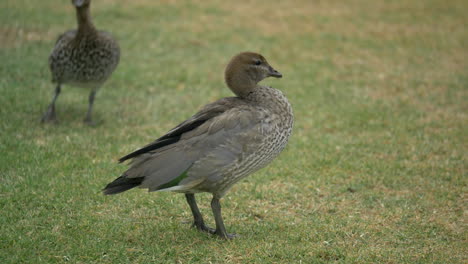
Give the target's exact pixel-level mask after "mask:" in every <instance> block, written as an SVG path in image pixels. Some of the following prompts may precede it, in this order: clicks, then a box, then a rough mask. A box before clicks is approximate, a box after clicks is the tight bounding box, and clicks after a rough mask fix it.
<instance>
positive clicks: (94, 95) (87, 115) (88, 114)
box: [84, 89, 97, 126]
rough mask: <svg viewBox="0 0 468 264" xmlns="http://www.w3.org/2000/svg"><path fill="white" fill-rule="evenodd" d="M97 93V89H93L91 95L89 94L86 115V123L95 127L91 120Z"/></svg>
mask: <svg viewBox="0 0 468 264" xmlns="http://www.w3.org/2000/svg"><path fill="white" fill-rule="evenodd" d="M96 91H97V89H92V90H91V93H90V94H89V98H88V100H89V106H88V112H87V113H86V118H85V119H84V122H85V123H86V124H88V125H90V126H92V125H95V124H94V122H93V120H92V118H91V113H92V112H93V105H94V98H95V97H96Z"/></svg>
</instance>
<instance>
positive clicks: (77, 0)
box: [72, 0, 84, 7]
mask: <svg viewBox="0 0 468 264" xmlns="http://www.w3.org/2000/svg"><path fill="white" fill-rule="evenodd" d="M72 2H73V5H75V6H76V7H81V6H83V4H84V0H73V1H72Z"/></svg>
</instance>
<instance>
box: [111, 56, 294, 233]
mask: <svg viewBox="0 0 468 264" xmlns="http://www.w3.org/2000/svg"><path fill="white" fill-rule="evenodd" d="M267 77H275V78H281V77H282V74H281V73H280V72H278V71H277V70H275V69H274V68H273V67H272V66H270V64H269V63H268V62H267V60H266V59H265V57H263V56H262V55H261V54H258V53H255V52H242V53H240V54H237V55H235V56H234V57H233V58H232V59H231V60H230V62H229V63H228V64H227V67H226V69H225V72H224V78H225V82H226V85H227V86H228V88H229V89H230V90H231V91H232V92H233V93H234V94H235V96H233V97H226V98H222V99H219V100H217V101H215V102H213V103H210V104H207V105H205V106H204V107H202V108H201V110H200V111H199V112H197V113H196V114H195V115H193V116H192V117H190V118H189V119H187V120H186V121H184V122H182V123H180V124H179V125H178V126H176V127H175V128H173V129H172V130H170V131H169V132H167V133H166V134H165V135H163V136H161V137H159V138H158V139H157V140H155V141H154V142H152V143H149V144H148V145H146V146H143V147H142V148H140V149H138V150H136V151H134V152H131V153H130V154H128V155H126V156H124V157H122V158H120V159H119V162H124V161H127V160H131V162H130V163H129V166H130V167H129V168H128V169H127V170H126V171H125V172H124V173H123V174H122V175H121V176H120V177H118V178H117V179H115V180H114V181H112V182H111V183H109V184H107V186H106V187H105V188H104V189H103V192H104V194H106V195H112V194H117V193H121V192H124V191H127V190H129V189H132V188H134V187H139V188H144V189H148V190H149V191H150V192H153V191H172V192H177V193H183V194H185V198H186V201H187V203H188V205H189V207H190V210H191V212H192V214H193V226H194V227H196V228H197V229H198V230H199V231H204V232H207V233H210V234H213V235H215V236H217V237H220V238H223V239H231V238H234V237H235V236H236V234H231V233H228V232H227V231H226V228H225V225H224V221H223V218H222V215H221V204H220V199H221V198H222V197H223V196H224V195H225V194H226V193H227V192H228V191H229V190H230V189H231V187H232V186H233V185H234V184H235V183H237V182H239V181H240V180H241V179H243V178H245V177H246V176H248V175H250V174H252V173H254V172H255V171H257V170H259V169H261V168H263V167H265V166H266V165H267V164H269V163H270V162H271V161H273V159H275V158H276V157H277V156H278V155H279V154H280V152H281V151H282V150H283V149H284V148H285V146H286V143H287V142H288V139H289V137H290V135H291V132H292V128H293V122H294V115H293V110H292V107H291V104H290V103H289V102H288V100H287V98H286V96H285V95H284V94H283V93H282V92H281V91H279V90H277V89H274V88H271V87H268V86H263V85H259V82H260V81H262V80H263V79H265V78H267ZM202 192H208V193H211V194H212V196H213V197H212V200H211V209H212V212H213V215H214V220H215V223H216V228H211V227H209V226H207V225H206V224H205V222H204V219H203V216H202V214H201V213H200V210H199V208H198V206H197V202H196V200H195V194H197V193H202Z"/></svg>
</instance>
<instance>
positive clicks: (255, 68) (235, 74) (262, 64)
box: [224, 52, 283, 97]
mask: <svg viewBox="0 0 468 264" xmlns="http://www.w3.org/2000/svg"><path fill="white" fill-rule="evenodd" d="M270 76H271V77H276V78H281V77H283V75H281V73H279V72H278V71H277V70H275V69H273V67H271V66H270V64H268V62H267V60H266V59H265V58H264V57H263V56H262V55H260V54H258V53H255V52H242V53H240V54H237V55H236V56H234V57H233V58H232V59H231V61H230V62H229V63H228V65H227V67H226V71H225V72H224V78H225V80H226V84H227V86H228V87H229V89H231V90H232V92H234V93H235V94H236V95H237V96H239V97H245V96H246V95H248V94H249V93H250V92H251V91H252V90H253V89H255V87H257V83H259V82H260V81H261V80H263V79H265V78H267V77H270Z"/></svg>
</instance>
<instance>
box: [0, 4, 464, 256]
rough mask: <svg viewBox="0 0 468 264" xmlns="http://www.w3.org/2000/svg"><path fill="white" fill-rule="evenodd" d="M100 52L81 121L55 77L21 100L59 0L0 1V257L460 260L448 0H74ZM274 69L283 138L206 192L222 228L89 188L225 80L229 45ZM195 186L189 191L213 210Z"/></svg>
mask: <svg viewBox="0 0 468 264" xmlns="http://www.w3.org/2000/svg"><path fill="white" fill-rule="evenodd" d="M91 8H92V10H91V11H92V15H93V17H94V23H95V25H96V26H97V27H98V28H99V29H104V30H107V31H109V32H112V34H113V35H114V36H115V37H116V38H117V39H118V40H119V42H120V46H121V50H122V57H121V62H120V65H119V67H118V68H117V70H116V72H115V73H114V75H113V76H112V77H111V79H110V80H109V81H108V82H107V83H106V84H105V85H104V86H103V88H102V89H101V90H100V92H99V93H98V97H97V99H96V107H95V110H94V117H95V118H96V121H98V122H100V124H99V125H98V126H97V127H88V126H86V125H84V124H83V123H82V119H83V118H84V116H85V112H86V108H87V95H88V91H86V90H82V89H79V88H73V87H70V86H65V87H64V89H63V92H62V94H61V96H60V97H59V99H58V104H57V114H58V118H59V120H60V123H59V124H58V125H41V124H40V123H39V120H40V116H41V114H42V113H43V111H44V110H45V109H46V107H47V104H48V103H49V101H50V99H51V96H52V92H53V88H54V86H53V85H52V84H51V82H50V79H51V77H50V73H49V70H48V65H47V58H48V55H49V52H50V51H51V49H52V47H53V44H54V42H55V39H56V37H57V36H58V35H59V34H60V33H62V32H64V31H65V30H68V29H71V28H74V27H76V18H75V11H74V9H73V7H72V5H71V4H70V1H52V0H47V1H46V0H44V1H26V0H3V1H2V2H1V3H0V61H1V64H0V93H1V96H0V104H1V107H0V120H1V121H0V130H1V132H0V134H1V135H0V152H1V158H0V208H1V213H0V222H1V225H0V262H1V263H61V262H71V263H149V262H155V263H466V262H467V261H468V256H467V253H466V252H468V251H467V238H468V236H467V196H466V195H467V175H466V174H467V173H466V168H467V163H466V158H467V142H468V136H467V135H468V133H467V110H468V104H467V103H466V102H467V99H468V98H467V95H468V91H467V88H468V72H467V69H468V60H467V59H468V49H467V47H468V31H467V26H468V18H467V16H466V10H467V9H468V4H467V2H466V1H462V0H453V1H441V0H426V1H404V0H395V1H370V0H351V1H335V0H332V1H308V0H297V1H277V2H272V1H264V0H239V1H235V3H233V2H227V1H216V0H207V1H170V0H167V1H151V0H135V1H123V0H115V1H111V0H101V1H93V3H92V7H91ZM245 50H250V51H257V52H260V53H262V54H263V55H264V56H265V57H266V58H267V59H268V60H269V62H270V64H271V65H272V66H273V67H275V68H276V69H278V70H279V71H280V72H282V73H283V75H284V78H283V79H279V80H276V79H275V80H273V79H268V80H266V81H264V82H263V83H264V84H269V85H271V86H273V87H275V88H278V89H281V90H282V91H283V92H284V93H285V94H286V95H287V96H288V98H289V99H290V101H291V103H292V105H293V108H294V110H295V115H296V123H295V128H294V132H293V136H292V138H291V141H290V143H289V145H288V148H287V149H286V151H285V152H284V153H283V154H282V155H281V156H280V158H279V159H277V160H276V161H275V162H274V163H273V164H271V165H270V166H269V167H267V168H266V169H263V170H261V171H260V172H258V173H256V174H255V175H252V176H251V177H249V178H247V179H246V180H244V181H242V182H241V183H240V184H238V185H236V186H235V187H234V188H233V189H232V190H231V192H230V193H229V194H228V195H227V196H226V198H225V199H223V201H222V204H223V208H224V209H223V215H224V218H225V222H226V226H227V229H228V231H230V232H236V233H238V234H239V235H240V238H239V239H235V240H233V241H230V242H225V241H221V240H218V239H214V238H212V237H210V236H208V235H205V234H200V233H198V232H197V231H196V230H194V229H191V228H190V225H189V224H188V222H189V221H191V214H190V210H189V208H188V205H187V204H186V202H185V199H184V197H183V196H182V195H180V194H172V193H151V194H148V193H146V192H145V191H143V190H132V191H129V192H126V193H124V194H121V195H118V196H112V197H105V196H103V195H102V194H101V192H100V190H101V189H102V188H103V187H104V186H105V184H107V183H108V182H110V181H111V180H113V179H114V178H116V177H117V176H119V174H120V173H121V172H122V171H123V170H124V169H125V166H124V165H119V164H116V160H117V159H118V158H119V157H121V156H123V155H125V154H127V153H128V152H130V151H132V150H134V149H136V148H137V147H140V146H143V145H144V144H146V143H148V142H150V141H151V140H154V139H155V138H157V137H159V136H160V135H162V134H163V133H164V132H166V131H168V130H169V129H171V128H172V127H174V126H175V125H177V124H178V123H179V122H180V121H182V120H184V119H186V118H188V117H189V116H190V115H191V114H193V113H195V111H197V109H199V108H200V107H201V106H202V105H204V104H206V103H208V102H211V101H213V100H216V99H218V98H220V97H223V96H230V95H231V94H230V92H229V90H228V89H226V88H225V85H224V83H223V68H224V66H225V64H226V63H227V61H228V60H229V59H230V57H231V56H232V55H234V54H236V53H238V52H240V51H245ZM210 198H211V197H210V195H208V194H203V195H199V205H200V206H201V209H202V213H204V215H205V218H206V220H208V222H209V223H210V224H211V225H213V224H214V223H213V220H212V216H211V210H210V207H209V201H210Z"/></svg>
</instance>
